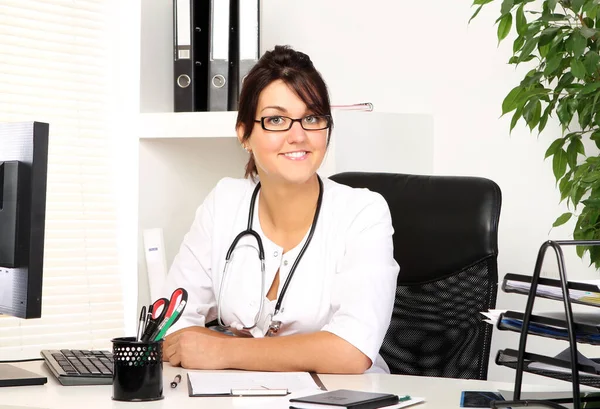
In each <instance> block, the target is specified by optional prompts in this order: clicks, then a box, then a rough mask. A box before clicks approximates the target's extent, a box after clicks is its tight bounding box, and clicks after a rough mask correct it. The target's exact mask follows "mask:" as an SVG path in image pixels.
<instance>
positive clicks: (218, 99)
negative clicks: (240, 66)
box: [208, 0, 230, 111]
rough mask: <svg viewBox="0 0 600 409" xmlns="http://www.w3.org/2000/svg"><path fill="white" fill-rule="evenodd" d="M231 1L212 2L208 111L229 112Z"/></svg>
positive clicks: (216, 0) (218, 0)
mask: <svg viewBox="0 0 600 409" xmlns="http://www.w3.org/2000/svg"><path fill="white" fill-rule="evenodd" d="M229 1H230V0H211V1H210V35H209V38H210V40H209V59H208V76H209V83H208V110H209V111H227V93H228V91H227V86H228V85H227V82H228V81H227V77H228V75H229V30H230V28H229V7H230V3H229Z"/></svg>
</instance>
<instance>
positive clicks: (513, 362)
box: [492, 240, 600, 409]
mask: <svg viewBox="0 0 600 409" xmlns="http://www.w3.org/2000/svg"><path fill="white" fill-rule="evenodd" d="M574 245H575V246H598V245H600V240H562V241H547V242H545V243H543V244H542V246H541V247H540V250H539V252H538V258H537V261H536V265H535V269H534V273H533V276H532V277H531V286H530V290H529V293H528V298H527V304H526V307H525V312H524V314H523V319H522V327H521V330H520V334H521V335H520V338H519V349H518V350H514V349H504V350H500V351H498V354H497V356H496V364H498V365H503V366H506V367H510V368H513V369H515V370H516V376H515V386H514V395H513V400H512V401H493V402H492V407H493V408H501V407H519V406H531V405H534V404H535V405H540V406H547V407H551V408H565V409H566V407H565V406H562V405H560V404H558V403H556V402H554V401H552V400H522V399H521V386H522V381H523V372H529V373H532V374H537V375H541V376H546V377H550V378H554V379H560V380H564V381H568V382H571V384H572V388H573V399H572V400H571V402H572V403H573V407H574V409H580V408H581V402H585V401H592V400H593V401H598V400H599V399H598V397H593V398H590V399H586V398H585V397H581V396H580V386H579V385H580V384H583V385H587V386H592V387H596V388H600V375H596V376H594V375H592V374H591V373H592V371H593V373H594V374H595V373H596V370H595V369H594V368H592V367H589V366H584V365H581V364H579V361H578V359H577V356H578V355H577V339H576V335H575V328H576V324H575V321H574V319H573V310H572V305H571V303H572V301H571V297H570V295H569V290H570V289H574V287H575V289H577V284H576V283H569V281H568V280H567V273H566V267H565V262H564V256H563V252H562V246H574ZM548 248H552V249H553V250H554V252H555V253H556V258H557V261H558V272H559V277H560V279H559V285H560V288H561V291H562V301H563V306H564V311H565V320H564V321H565V325H564V327H565V328H563V330H566V331H567V339H568V342H569V347H570V351H569V352H570V359H569V360H561V359H556V358H552V357H547V356H544V355H538V354H534V353H530V352H528V351H527V350H526V345H527V335H528V334H529V329H530V323H531V322H532V312H533V306H534V302H535V298H536V297H537V296H538V292H537V290H538V284H539V282H540V280H544V279H540V273H541V271H542V264H543V262H544V256H545V254H546V251H547V249H548ZM549 281H550V280H545V282H546V283H548V282H549ZM514 292H520V291H514ZM540 297H543V298H549V299H553V297H545V296H543V295H541V296H540ZM586 305H590V306H591V307H596V308H597V307H598V305H591V304H586ZM541 319H542V320H543V318H541ZM547 322H551V321H547ZM500 323H501V320H498V325H499V328H500V329H503V328H501V327H500ZM554 324H556V322H554ZM532 335H533V334H532ZM561 338H564V336H563V337H561ZM598 344H600V342H598ZM532 363H541V364H546V365H553V366H556V367H561V368H565V369H567V370H566V371H564V372H562V371H561V372H558V371H550V370H546V369H536V368H534V367H530V364H532ZM572 363H573V364H572ZM568 370H570V372H569V371H568ZM586 371H587V372H588V373H589V375H585V372H586Z"/></svg>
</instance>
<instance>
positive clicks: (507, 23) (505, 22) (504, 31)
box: [498, 13, 512, 44]
mask: <svg viewBox="0 0 600 409" xmlns="http://www.w3.org/2000/svg"><path fill="white" fill-rule="evenodd" d="M511 27H512V14H510V13H508V14H505V15H504V16H503V17H502V18H501V19H500V24H498V44H500V42H501V41H502V40H504V39H505V38H506V36H508V33H510V29H511Z"/></svg>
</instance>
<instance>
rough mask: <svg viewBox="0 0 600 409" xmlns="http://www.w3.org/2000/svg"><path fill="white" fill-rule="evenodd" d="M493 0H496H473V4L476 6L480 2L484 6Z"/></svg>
mask: <svg viewBox="0 0 600 409" xmlns="http://www.w3.org/2000/svg"><path fill="white" fill-rule="evenodd" d="M492 1H494V0H475V1H473V6H475V5H477V4H480V5H482V6H483V5H484V4H488V3H491V2H492Z"/></svg>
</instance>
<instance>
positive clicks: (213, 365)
mask: <svg viewBox="0 0 600 409" xmlns="http://www.w3.org/2000/svg"><path fill="white" fill-rule="evenodd" d="M193 328H198V327H191V328H185V329H182V330H179V331H177V332H174V333H173V334H171V335H169V336H168V337H167V339H165V342H164V344H163V360H164V361H169V363H170V364H171V365H173V366H182V367H183V368H186V369H225V368H226V367H227V365H226V362H225V358H226V357H227V353H226V350H225V347H226V343H227V339H225V338H224V337H219V336H212V335H210V334H206V333H204V331H202V330H200V331H199V330H194V329H193ZM202 329H203V330H205V329H204V328H202ZM226 338H229V337H226Z"/></svg>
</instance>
